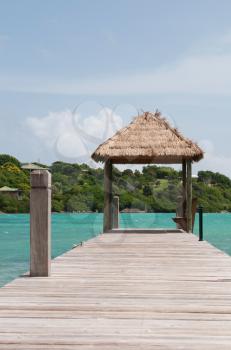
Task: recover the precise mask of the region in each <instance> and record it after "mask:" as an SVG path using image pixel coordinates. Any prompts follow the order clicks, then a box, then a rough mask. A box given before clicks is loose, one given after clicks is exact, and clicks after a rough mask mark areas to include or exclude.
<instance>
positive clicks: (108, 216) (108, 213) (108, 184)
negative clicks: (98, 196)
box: [103, 160, 112, 232]
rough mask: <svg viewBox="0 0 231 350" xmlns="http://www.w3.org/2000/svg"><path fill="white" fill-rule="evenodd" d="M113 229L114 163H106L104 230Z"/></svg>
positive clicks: (108, 161)
mask: <svg viewBox="0 0 231 350" xmlns="http://www.w3.org/2000/svg"><path fill="white" fill-rule="evenodd" d="M110 229H112V163H111V161H110V160H107V161H106V162H105V164H104V223H103V231H104V232H107V231H108V230H110Z"/></svg>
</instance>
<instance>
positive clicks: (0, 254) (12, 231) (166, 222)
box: [0, 213, 231, 286]
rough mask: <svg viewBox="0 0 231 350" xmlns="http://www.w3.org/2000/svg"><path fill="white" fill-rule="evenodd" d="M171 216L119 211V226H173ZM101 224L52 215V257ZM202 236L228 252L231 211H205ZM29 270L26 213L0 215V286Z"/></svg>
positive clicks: (99, 218)
mask: <svg viewBox="0 0 231 350" xmlns="http://www.w3.org/2000/svg"><path fill="white" fill-rule="evenodd" d="M173 216H174V214H171V213H170V214H161V213H158V214H153V213H148V214H143V213H139V214H121V227H136V228H139V227H145V228H149V227H150V228H152V227H153V228H175V225H174V223H173V221H172V220H171V218H172V217H173ZM102 223H103V215H102V214H53V215H52V257H55V256H58V255H60V254H62V253H64V252H65V251H67V250H69V249H71V248H72V247H73V245H74V244H78V243H80V242H81V241H86V240H88V239H89V238H91V237H93V236H96V235H97V234H99V233H100V232H101V231H102ZM197 232H198V221H197V220H196V223H195V233H196V234H197ZM204 238H205V239H206V240H207V241H209V242H210V243H212V244H213V245H215V246H216V247H218V248H219V249H222V250H224V251H225V252H227V253H228V254H230V255H231V214H229V213H228V214H204ZM28 269H29V215H26V214H25V215H24V214H18V215H13V214H3V215H0V286H2V285H4V284H5V283H7V282H9V281H10V280H12V279H13V278H15V277H17V276H18V275H20V274H22V273H24V272H26V271H27V270H28Z"/></svg>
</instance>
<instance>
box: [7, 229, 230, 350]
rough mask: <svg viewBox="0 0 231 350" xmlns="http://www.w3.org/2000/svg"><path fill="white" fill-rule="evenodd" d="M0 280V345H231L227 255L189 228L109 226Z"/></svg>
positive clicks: (189, 349)
mask: <svg viewBox="0 0 231 350" xmlns="http://www.w3.org/2000/svg"><path fill="white" fill-rule="evenodd" d="M51 268H52V275H51V277H50V278H43V277H36V278H29V277H26V276H25V277H22V278H18V279H16V280H15V281H13V282H11V283H9V284H8V285H6V286H5V287H3V288H2V289H0V349H4V350H7V349H8V350H10V349H11V350H12V349H14V350H17V349H24V350H27V349H31V350H33V349H44V350H45V349H48V350H49V349H64V350H65V349H83V350H90V349H98V350H109V349H110V350H113V349H115V350H117V349H126V350H127V349H133V350H137V349H142V350H143V349H144V350H145V349H147V350H149V349H162V350H163V349H170V350H171V349H172V350H173V349H174V350H177V349H179V350H180V349H181V350H182V349H186V350H196V349H203V350H204V349H205V350H208V349H209V350H215V349H216V350H217V349H224V350H226V349H230V348H231V292H230V290H231V277H230V270H231V258H230V257H229V256H228V255H226V254H225V253H223V252H221V251H219V250H217V249H216V248H214V247H213V246H211V245H210V244H208V243H207V242H198V240H197V237H195V236H193V235H192V234H186V233H180V232H179V233H169V234H168V233H164V234H161V233H160V234H137V233H134V234H119V233H118V234H110V233H109V234H107V235H101V236H99V237H96V238H94V239H92V240H90V241H88V242H86V243H85V244H84V245H83V247H77V248H75V249H73V250H71V251H69V252H67V253H66V254H64V255H62V256H60V257H58V258H56V259H55V260H54V261H53V262H52V266H51Z"/></svg>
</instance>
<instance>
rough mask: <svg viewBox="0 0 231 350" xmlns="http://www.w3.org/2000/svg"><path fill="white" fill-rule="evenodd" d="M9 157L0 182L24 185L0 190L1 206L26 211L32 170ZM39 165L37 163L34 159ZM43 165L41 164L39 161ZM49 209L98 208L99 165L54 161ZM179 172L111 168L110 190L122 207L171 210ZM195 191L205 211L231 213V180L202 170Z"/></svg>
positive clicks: (3, 160) (0, 161) (1, 160)
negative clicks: (16, 193)
mask: <svg viewBox="0 0 231 350" xmlns="http://www.w3.org/2000/svg"><path fill="white" fill-rule="evenodd" d="M21 165H22V164H21V162H20V161H19V160H18V159H16V158H15V157H13V156H10V155H5V154H2V155H0V187H2V186H8V187H14V188H18V189H20V190H22V198H21V200H17V199H16V198H13V197H12V196H10V195H8V194H0V211H1V212H5V213H27V212H29V193H30V174H29V172H28V171H27V170H23V169H22V168H21ZM38 165H39V164H38ZM42 166H44V165H42ZM48 167H49V169H50V171H51V173H52V182H53V185H52V210H53V211H54V212H89V211H91V212H102V211H103V169H102V168H97V169H95V168H91V167H90V166H88V165H87V164H69V163H65V162H61V161H58V162H54V163H53V164H52V165H51V166H48ZM181 175H182V174H181V171H177V170H175V169H173V168H171V167H165V166H155V165H148V166H144V167H143V169H142V170H141V171H139V170H131V169H126V170H124V171H120V170H118V169H117V168H116V167H114V168H113V193H114V194H117V195H119V197H120V209H121V210H123V209H126V208H136V209H139V210H142V211H147V212H174V211H175V208H176V205H177V200H178V198H179V196H180V195H181V188H182V185H181ZM193 196H194V197H197V198H198V200H199V204H200V205H202V206H203V207H204V210H205V211H207V212H221V211H228V212H231V180H230V179H229V178H228V177H227V176H225V175H222V174H220V173H214V172H211V171H200V172H199V173H198V178H196V179H193Z"/></svg>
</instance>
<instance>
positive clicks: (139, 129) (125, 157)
mask: <svg viewBox="0 0 231 350" xmlns="http://www.w3.org/2000/svg"><path fill="white" fill-rule="evenodd" d="M92 158H93V159H94V160H95V161H96V162H99V161H101V162H105V161H106V160H111V161H112V162H113V163H117V164H118V163H119V164H121V163H127V164H128V163H129V164H131V163H134V164H147V163H156V164H163V163H164V164H168V163H169V164H170V163H171V164H176V163H182V161H183V160H188V159H189V160H192V161H196V162H197V161H199V160H200V159H202V158H203V151H202V150H201V148H200V147H199V146H198V145H197V144H196V143H193V142H192V141H191V140H189V139H187V138H185V137H184V136H183V135H182V134H181V133H180V132H179V131H178V130H177V129H174V128H172V127H171V126H170V124H169V123H168V122H167V120H166V119H165V118H163V117H162V116H161V114H160V113H159V112H156V113H150V112H145V113H143V114H142V115H140V116H138V117H136V118H135V119H134V121H132V122H131V123H130V124H129V125H128V126H126V127H124V128H122V129H121V130H119V131H118V132H117V133H116V134H115V135H114V136H112V137H111V138H109V139H108V140H107V141H105V142H104V143H102V144H101V145H99V147H98V148H97V149H96V150H95V152H94V153H93V154H92Z"/></svg>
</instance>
